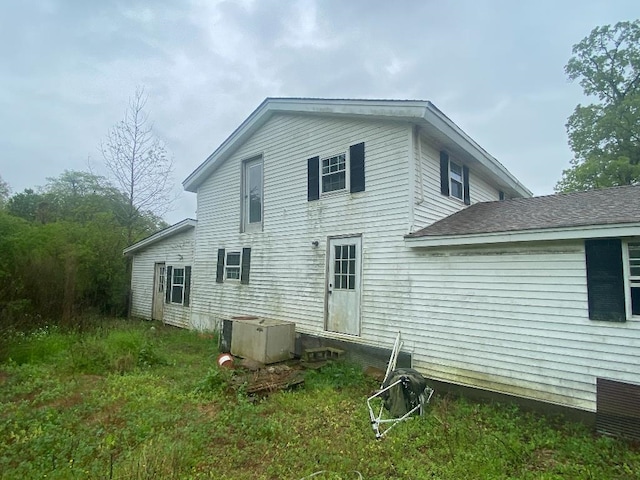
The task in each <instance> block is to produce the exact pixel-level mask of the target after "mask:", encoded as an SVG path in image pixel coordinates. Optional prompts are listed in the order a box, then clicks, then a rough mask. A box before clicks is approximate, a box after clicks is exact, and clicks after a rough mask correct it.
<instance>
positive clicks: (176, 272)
mask: <svg viewBox="0 0 640 480" xmlns="http://www.w3.org/2000/svg"><path fill="white" fill-rule="evenodd" d="M172 283H173V284H174V285H176V284H178V285H183V284H184V268H174V269H173V280H172Z"/></svg>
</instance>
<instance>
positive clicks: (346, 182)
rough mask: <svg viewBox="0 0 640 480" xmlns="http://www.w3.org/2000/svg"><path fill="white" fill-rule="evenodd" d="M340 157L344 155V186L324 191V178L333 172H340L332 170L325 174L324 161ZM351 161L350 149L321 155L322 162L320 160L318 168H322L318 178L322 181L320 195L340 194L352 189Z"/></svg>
mask: <svg viewBox="0 0 640 480" xmlns="http://www.w3.org/2000/svg"><path fill="white" fill-rule="evenodd" d="M338 157H344V187H343V188H340V189H337V190H330V191H328V192H325V191H324V188H323V184H324V182H323V179H324V177H325V175H331V174H332V173H333V174H335V173H338V172H330V173H327V174H325V173H324V168H323V163H324V161H325V160H331V159H334V158H338ZM350 162H351V159H350V158H349V149H347V150H346V151H343V152H340V153H335V154H332V155H324V156H321V157H320V162H319V166H318V168H319V169H320V175H319V178H318V181H319V182H320V185H319V191H320V197H327V196H330V195H339V194H342V193H344V192H348V191H349V190H350V184H351V168H350Z"/></svg>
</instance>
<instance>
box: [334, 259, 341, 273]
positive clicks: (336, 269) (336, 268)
mask: <svg viewBox="0 0 640 480" xmlns="http://www.w3.org/2000/svg"><path fill="white" fill-rule="evenodd" d="M340 266H341V261H340V260H336V261H335V266H334V269H335V273H342V270H341V269H340Z"/></svg>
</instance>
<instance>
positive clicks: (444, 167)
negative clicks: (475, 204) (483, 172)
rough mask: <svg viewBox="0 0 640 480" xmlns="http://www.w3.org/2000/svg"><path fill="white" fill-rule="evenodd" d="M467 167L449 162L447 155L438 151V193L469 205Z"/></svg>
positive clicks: (443, 151)
mask: <svg viewBox="0 0 640 480" xmlns="http://www.w3.org/2000/svg"><path fill="white" fill-rule="evenodd" d="M469 176H470V174H469V167H467V166H466V165H461V164H459V163H455V162H453V161H451V160H449V153H447V152H446V151H445V150H442V151H440V193H442V195H446V196H447V197H454V198H457V199H459V200H462V201H463V202H464V203H465V205H471V195H470V189H469Z"/></svg>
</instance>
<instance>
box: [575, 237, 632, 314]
mask: <svg viewBox="0 0 640 480" xmlns="http://www.w3.org/2000/svg"><path fill="white" fill-rule="evenodd" d="M584 250H585V261H586V268H587V297H588V304H589V318H590V319H592V320H604V321H610V322H624V321H625V320H626V314H625V285H624V283H625V282H624V271H623V266H622V242H621V241H620V239H597V240H585V242H584Z"/></svg>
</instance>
